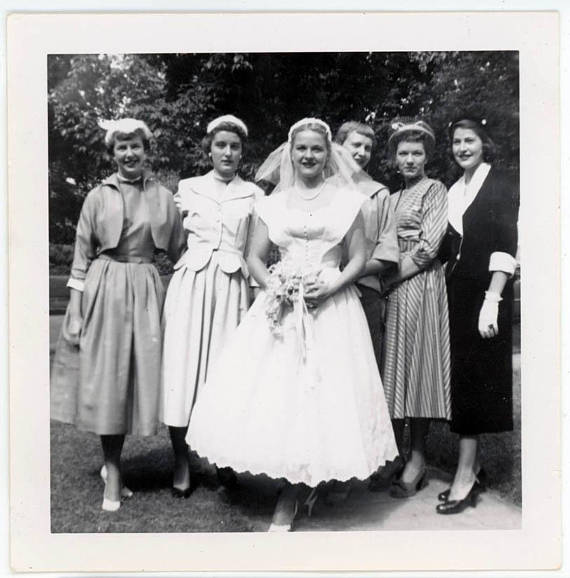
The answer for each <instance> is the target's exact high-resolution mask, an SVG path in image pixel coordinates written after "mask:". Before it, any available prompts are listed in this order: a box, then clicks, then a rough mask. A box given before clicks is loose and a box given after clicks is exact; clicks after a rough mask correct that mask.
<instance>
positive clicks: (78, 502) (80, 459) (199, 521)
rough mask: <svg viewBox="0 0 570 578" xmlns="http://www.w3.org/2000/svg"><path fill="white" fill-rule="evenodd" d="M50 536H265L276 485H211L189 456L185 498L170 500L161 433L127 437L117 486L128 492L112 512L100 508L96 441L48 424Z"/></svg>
mask: <svg viewBox="0 0 570 578" xmlns="http://www.w3.org/2000/svg"><path fill="white" fill-rule="evenodd" d="M51 447H52V452H51V455H52V459H51V531H52V532H54V533H82V532H135V533H144V532H251V531H262V532H264V531H266V530H267V526H268V523H269V520H270V519H271V514H272V512H273V508H274V506H275V500H276V495H277V490H278V486H277V484H276V483H275V482H273V481H271V480H269V478H264V477H263V476H256V477H255V478H253V477H252V478H251V479H248V480H245V482H246V483H244V484H240V486H239V487H238V488H237V489H236V490H235V491H227V490H225V488H221V487H219V485H218V483H217V478H216V473H215V470H214V469H213V468H211V467H207V466H205V465H204V463H203V462H202V461H201V460H198V458H196V457H194V458H193V462H194V463H193V471H196V472H197V473H196V475H195V476H194V482H195V483H196V484H197V485H198V487H197V488H196V490H195V491H194V492H193V493H192V495H191V496H190V498H189V499H187V500H183V499H177V498H174V497H173V496H172V495H171V492H170V485H171V471H172V458H171V450H170V443H169V441H168V437H167V435H166V428H163V429H161V431H160V433H159V435H157V436H155V437H151V438H134V437H133V438H129V437H128V438H127V440H126V443H125V449H124V453H123V471H124V477H125V483H126V484H127V485H128V486H129V487H130V488H131V489H132V490H133V491H134V492H135V495H134V497H133V498H131V499H129V500H126V501H125V502H123V505H122V506H121V509H120V510H119V511H118V512H113V513H108V512H104V511H103V510H101V502H102V499H103V489H104V487H103V482H102V480H101V478H100V477H99V470H100V468H101V464H102V454H101V449H100V445H99V438H98V436H96V435H93V434H89V433H85V432H80V431H77V430H76V429H75V428H74V427H73V426H70V425H66V424H61V423H58V422H55V421H54V422H52V423H51Z"/></svg>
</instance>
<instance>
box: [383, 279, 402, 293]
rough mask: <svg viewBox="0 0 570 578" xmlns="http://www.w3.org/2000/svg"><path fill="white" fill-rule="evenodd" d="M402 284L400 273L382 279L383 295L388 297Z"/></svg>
mask: <svg viewBox="0 0 570 578" xmlns="http://www.w3.org/2000/svg"><path fill="white" fill-rule="evenodd" d="M399 284H400V278H399V277H398V275H397V274H396V275H390V276H389V277H383V278H382V279H381V288H382V297H386V296H387V295H388V294H389V293H391V292H392V291H393V290H394V289H395V288H396V287H397V286H398V285H399Z"/></svg>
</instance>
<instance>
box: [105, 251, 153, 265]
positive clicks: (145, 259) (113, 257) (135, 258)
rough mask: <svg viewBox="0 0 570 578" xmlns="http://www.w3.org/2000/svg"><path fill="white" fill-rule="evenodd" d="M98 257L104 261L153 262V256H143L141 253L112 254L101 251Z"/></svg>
mask: <svg viewBox="0 0 570 578" xmlns="http://www.w3.org/2000/svg"><path fill="white" fill-rule="evenodd" d="M97 258H98V259H103V260H104V261H117V262H118V263H139V264H140V263H152V262H153V260H154V259H153V258H152V257H143V256H139V255H110V254H109V253H101V254H100V255H99V256H98V257H97Z"/></svg>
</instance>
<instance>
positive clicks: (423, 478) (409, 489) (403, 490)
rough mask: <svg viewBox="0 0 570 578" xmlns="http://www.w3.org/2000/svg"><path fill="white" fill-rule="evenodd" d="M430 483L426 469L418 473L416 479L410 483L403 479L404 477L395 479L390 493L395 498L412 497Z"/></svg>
mask: <svg viewBox="0 0 570 578" xmlns="http://www.w3.org/2000/svg"><path fill="white" fill-rule="evenodd" d="M427 485H428V481H427V474H426V471H425V469H424V470H423V471H421V472H419V473H418V475H417V476H416V479H415V480H414V481H413V482H410V483H409V484H408V483H406V482H404V481H402V478H398V479H397V480H394V482H393V483H392V486H391V487H390V495H391V496H392V497H393V498H411V497H412V496H415V495H416V494H417V493H418V492H419V491H420V490H422V489H423V488H425V487H426V486H427Z"/></svg>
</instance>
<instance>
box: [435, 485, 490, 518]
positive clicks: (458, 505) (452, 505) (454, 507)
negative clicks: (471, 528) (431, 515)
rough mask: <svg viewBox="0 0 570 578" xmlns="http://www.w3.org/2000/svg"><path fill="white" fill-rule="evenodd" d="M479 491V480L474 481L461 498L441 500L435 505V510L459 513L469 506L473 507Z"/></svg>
mask: <svg viewBox="0 0 570 578" xmlns="http://www.w3.org/2000/svg"><path fill="white" fill-rule="evenodd" d="M481 492H482V490H481V486H480V485H479V482H477V481H475V483H474V484H473V485H472V486H471V489H470V490H469V492H468V494H467V495H466V496H465V497H464V498H463V499H462V500H447V501H446V502H442V503H441V504H438V505H437V506H436V507H435V511H436V512H437V513H438V514H460V513H461V512H463V510H465V509H466V508H468V507H469V506H471V507H472V508H475V507H477V499H478V498H479V494H480V493H481Z"/></svg>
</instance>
